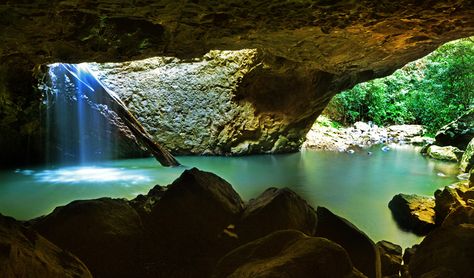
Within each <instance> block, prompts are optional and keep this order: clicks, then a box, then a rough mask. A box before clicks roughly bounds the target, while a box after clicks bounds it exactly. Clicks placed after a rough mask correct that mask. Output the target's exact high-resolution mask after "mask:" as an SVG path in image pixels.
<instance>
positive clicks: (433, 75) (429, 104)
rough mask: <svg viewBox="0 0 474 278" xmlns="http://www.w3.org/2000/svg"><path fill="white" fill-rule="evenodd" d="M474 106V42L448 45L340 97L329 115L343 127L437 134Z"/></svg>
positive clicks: (471, 39)
mask: <svg viewBox="0 0 474 278" xmlns="http://www.w3.org/2000/svg"><path fill="white" fill-rule="evenodd" d="M473 106H474V37H471V38H465V39H460V40H457V41H453V42H449V43H447V44H444V45H443V46H441V47H439V48H438V49H437V50H436V51H434V52H432V53H431V54H429V55H428V56H426V57H424V58H422V59H419V60H417V61H414V62H411V63H409V64H407V65H406V66H404V67H403V68H402V69H399V70H397V71H395V72H394V73H393V74H392V75H390V76H387V77H385V78H380V79H375V80H372V81H369V82H365V83H362V84H358V85H356V86H355V87H354V88H352V89H351V90H348V91H344V92H342V93H340V94H338V95H336V96H335V97H334V98H333V100H332V101H331V102H330V104H329V106H328V108H327V109H326V111H325V113H326V114H327V115H328V116H329V117H331V118H332V119H333V120H336V121H339V122H341V123H343V124H351V123H354V122H356V121H372V122H374V123H375V124H377V125H382V126H384V125H389V124H422V125H425V126H426V127H427V129H428V132H430V133H434V132H436V130H438V129H439V128H440V127H442V126H443V125H445V124H447V123H448V122H450V121H452V120H454V119H455V118H457V117H458V116H460V115H461V114H462V113H463V112H465V111H466V110H468V109H469V108H470V107H473Z"/></svg>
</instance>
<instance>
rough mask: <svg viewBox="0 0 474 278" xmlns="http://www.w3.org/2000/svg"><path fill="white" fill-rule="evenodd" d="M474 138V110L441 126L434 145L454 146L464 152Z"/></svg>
mask: <svg viewBox="0 0 474 278" xmlns="http://www.w3.org/2000/svg"><path fill="white" fill-rule="evenodd" d="M472 138H474V109H471V110H469V111H467V112H466V113H464V114H463V115H461V116H460V117H459V118H457V119H456V120H454V121H452V122H450V123H449V124H447V125H445V126H443V127H442V128H441V129H440V130H439V131H438V132H437V133H436V136H435V140H436V141H435V145H439V146H455V147H458V148H459V149H461V150H465V149H466V147H467V145H468V144H469V141H471V140H472Z"/></svg>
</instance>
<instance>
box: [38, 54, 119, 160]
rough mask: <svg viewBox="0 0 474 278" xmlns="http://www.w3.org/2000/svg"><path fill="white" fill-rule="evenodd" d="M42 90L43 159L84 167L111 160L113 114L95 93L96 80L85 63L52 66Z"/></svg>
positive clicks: (113, 140)
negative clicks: (43, 115)
mask: <svg viewBox="0 0 474 278" xmlns="http://www.w3.org/2000/svg"><path fill="white" fill-rule="evenodd" d="M48 75H49V80H48V86H47V90H45V102H46V110H47V116H46V127H47V139H46V142H47V146H46V149H47V157H48V160H49V161H50V162H63V163H81V164H85V163H88V162H91V161H96V160H106V159H112V158H114V153H115V152H114V150H115V147H116V146H115V145H116V144H115V143H116V141H115V137H114V136H113V135H114V133H115V132H114V128H113V127H112V126H111V119H113V118H116V117H117V116H116V114H115V113H114V112H113V111H111V109H109V107H108V105H107V104H106V103H103V102H102V101H101V99H100V96H98V95H97V94H95V91H96V90H97V89H102V88H98V87H97V86H101V83H100V81H98V80H97V79H96V77H95V76H94V75H93V74H92V73H91V72H90V70H88V67H87V64H79V65H73V64H61V63H57V64H52V65H49V69H48Z"/></svg>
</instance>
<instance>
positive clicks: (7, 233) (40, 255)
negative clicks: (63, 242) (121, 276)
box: [0, 214, 92, 278]
mask: <svg viewBox="0 0 474 278" xmlns="http://www.w3.org/2000/svg"><path fill="white" fill-rule="evenodd" d="M0 276H1V277H2V278H17V277H29V278H44V277H51V278H56V277H57V278H62V277H67V278H92V275H91V273H90V272H89V270H88V269H87V267H86V266H85V265H84V264H83V263H82V262H81V261H80V260H79V259H78V258H77V257H75V256H74V255H72V254H71V253H69V252H68V251H65V250H63V249H61V248H59V247H57V246H56V245H54V244H52V243H51V242H49V241H48V240H46V239H45V238H44V237H42V236H40V235H39V234H38V233H37V232H35V231H33V230H32V229H30V228H26V227H25V226H23V225H22V224H20V222H18V221H16V220H14V219H13V218H10V217H6V216H3V215H1V214H0Z"/></svg>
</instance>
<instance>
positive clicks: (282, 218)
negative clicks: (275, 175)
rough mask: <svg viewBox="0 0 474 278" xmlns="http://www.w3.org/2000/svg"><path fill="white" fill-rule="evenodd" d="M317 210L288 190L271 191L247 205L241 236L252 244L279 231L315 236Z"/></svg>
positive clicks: (241, 221)
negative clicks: (299, 232)
mask: <svg viewBox="0 0 474 278" xmlns="http://www.w3.org/2000/svg"><path fill="white" fill-rule="evenodd" d="M316 225H317V216H316V211H315V210H314V209H313V208H312V207H311V206H310V205H308V203H307V202H306V201H305V200H303V199H302V198H301V197H300V196H298V195H297V194H296V193H295V192H293V191H291V190H290V189H288V188H282V189H277V188H273V187H272V188H268V189H267V190H265V192H263V193H262V194H261V195H260V196H258V197H257V198H256V199H252V200H250V201H249V203H248V204H247V206H246V208H245V210H244V212H243V215H242V217H241V220H240V223H239V225H238V226H237V233H238V235H239V237H241V238H242V240H243V241H244V242H248V241H251V240H254V239H257V238H260V237H263V236H266V235H268V234H270V233H272V232H275V231H278V230H287V229H294V230H298V231H301V232H303V233H305V234H307V235H312V234H314V232H315V230H316Z"/></svg>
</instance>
